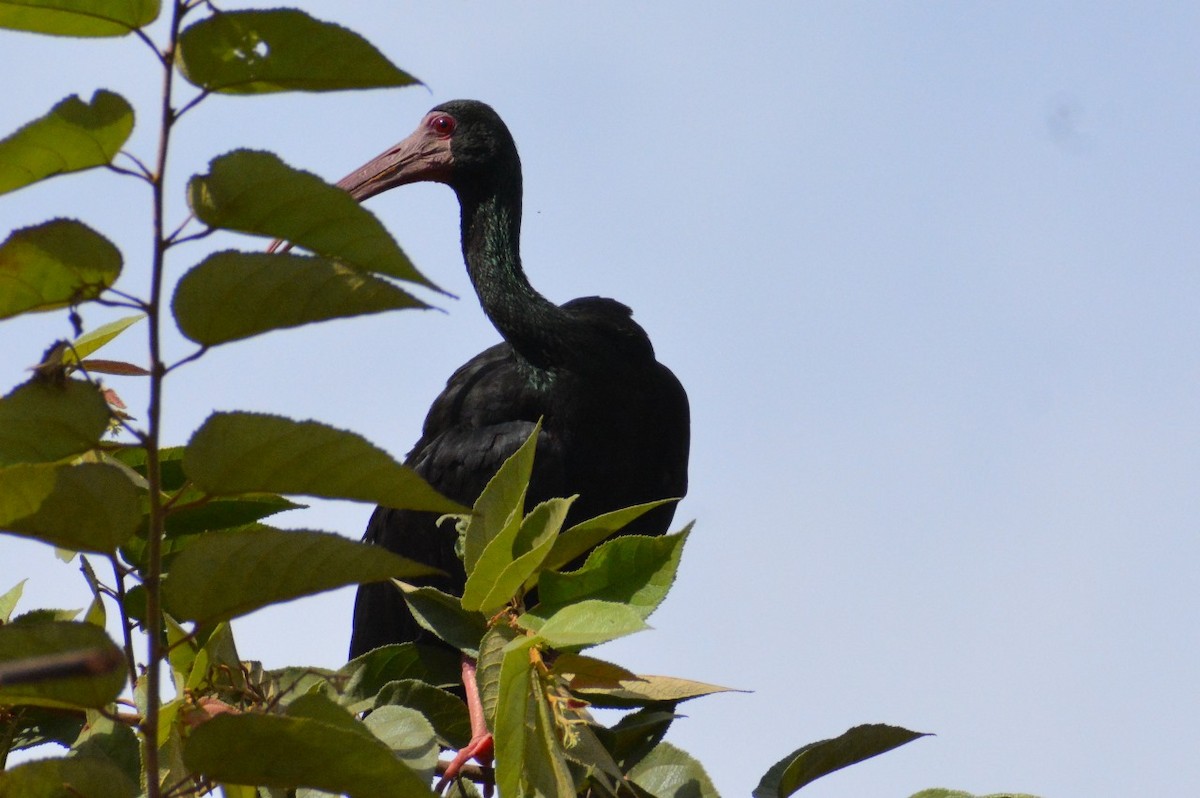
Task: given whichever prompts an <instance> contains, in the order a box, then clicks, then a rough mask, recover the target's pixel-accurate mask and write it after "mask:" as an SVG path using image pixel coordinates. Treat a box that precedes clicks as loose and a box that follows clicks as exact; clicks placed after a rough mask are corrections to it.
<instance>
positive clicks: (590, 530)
mask: <svg viewBox="0 0 1200 798" xmlns="http://www.w3.org/2000/svg"><path fill="white" fill-rule="evenodd" d="M677 501H679V499H659V500H658V501H653V502H647V503H646V504H637V505H634V506H633V507H626V508H624V509H621V510H613V511H612V512H611V513H604V514H603V515H598V516H596V517H595V518H589V519H588V520H586V521H582V522H580V523H578V524H576V525H575V526H573V527H571V528H570V529H565V530H563V532H562V533H561V534H560V535H559V536H558V539H557V540H555V541H554V548H553V549H551V550H550V554H549V556H547V557H546V562H545V563H544V564H543V566H542V567H543V568H545V569H546V570H547V571H557V570H559V569H560V568H562V567H563V566H564V565H566V564H568V563H569V562H571V561H572V560H574V559H575V558H576V557H578V556H580V555H581V554H585V553H586V552H587V551H588V550H589V549H591V548H592V547H593V546H595V545H596V544H598V543H602V542H603V541H605V540H607V539H608V538H610V537H612V536H613V535H615V534H616V533H617V532H620V531H621V530H622V529H624V528H625V527H626V526H628V525H629V524H632V523H633V522H634V521H636V520H637V519H639V518H641V517H642V516H643V515H645V514H646V513H648V512H650V511H651V510H653V509H654V508H655V507H661V506H663V505H664V504H670V503H671V502H677Z"/></svg>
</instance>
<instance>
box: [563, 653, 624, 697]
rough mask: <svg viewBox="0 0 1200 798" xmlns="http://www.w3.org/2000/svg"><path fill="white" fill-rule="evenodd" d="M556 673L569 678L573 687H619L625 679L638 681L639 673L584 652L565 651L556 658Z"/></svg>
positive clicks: (568, 680)
mask: <svg viewBox="0 0 1200 798" xmlns="http://www.w3.org/2000/svg"><path fill="white" fill-rule="evenodd" d="M553 671H554V673H556V674H558V675H560V676H562V677H564V678H565V679H567V682H568V684H569V685H570V686H571V688H573V689H581V688H586V687H609V688H618V687H620V686H621V682H623V681H637V678H638V677H637V674H636V673H634V672H633V671H630V670H628V669H626V668H622V667H621V666H620V665H614V664H613V663H611V662H605V661H604V660H602V659H595V658H593V657H585V656H583V655H582V654H572V653H570V652H564V653H562V654H560V655H559V656H558V658H556V659H555V660H554V668H553Z"/></svg>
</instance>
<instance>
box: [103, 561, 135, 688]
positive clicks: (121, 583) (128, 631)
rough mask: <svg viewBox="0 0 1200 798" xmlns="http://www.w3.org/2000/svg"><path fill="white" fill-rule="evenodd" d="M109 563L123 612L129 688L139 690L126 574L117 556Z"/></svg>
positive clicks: (122, 624) (119, 604)
mask: <svg viewBox="0 0 1200 798" xmlns="http://www.w3.org/2000/svg"><path fill="white" fill-rule="evenodd" d="M108 561H109V562H110V563H112V569H113V584H114V585H116V591H117V609H119V610H120V611H121V632H122V633H124V635H125V667H127V668H129V686H130V687H131V688H132V689H134V690H136V689H137V658H136V657H135V656H134V653H133V624H132V623H131V622H130V620H129V610H128V606H127V603H126V598H125V573H124V572H123V571H122V570H121V564H120V563H119V562H117V556H116V555H115V554H110V555H109V556H108Z"/></svg>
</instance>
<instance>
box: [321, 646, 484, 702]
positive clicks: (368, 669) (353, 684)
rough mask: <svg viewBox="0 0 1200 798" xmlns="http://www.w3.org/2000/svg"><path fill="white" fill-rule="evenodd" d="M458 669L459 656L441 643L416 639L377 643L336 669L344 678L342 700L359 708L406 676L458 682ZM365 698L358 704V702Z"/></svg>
mask: <svg viewBox="0 0 1200 798" xmlns="http://www.w3.org/2000/svg"><path fill="white" fill-rule="evenodd" d="M460 677H461V670H460V660H459V656H458V655H457V654H455V653H453V652H451V651H449V650H447V649H445V648H443V647H440V646H439V647H434V646H423V645H417V644H416V643H396V644H393V645H388V646H380V647H379V648H376V649H372V650H371V651H368V652H367V653H366V654H363V655H361V656H358V657H355V658H354V659H352V660H350V661H349V662H347V663H346V664H345V665H343V666H342V667H341V668H340V669H338V678H339V679H344V680H345V687H344V688H342V698H341V703H342V704H343V705H345V706H349V707H353V708H355V710H354V711H361V710H362V709H367V708H368V707H369V706H371V705H373V703H374V701H375V697H376V696H377V695H378V694H379V692H380V691H381V690H383V689H384V688H385V687H386V686H388V685H389V684H391V683H392V682H396V681H403V680H405V679H420V680H421V681H423V682H425V683H427V684H432V685H443V686H450V685H457V684H459V683H460ZM362 701H367V702H369V703H367V704H366V705H364V706H362V707H359V706H358V704H359V702H362Z"/></svg>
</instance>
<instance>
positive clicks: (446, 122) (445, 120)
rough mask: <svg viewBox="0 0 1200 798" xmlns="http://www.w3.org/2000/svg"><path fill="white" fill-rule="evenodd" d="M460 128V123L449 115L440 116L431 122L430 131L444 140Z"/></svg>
mask: <svg viewBox="0 0 1200 798" xmlns="http://www.w3.org/2000/svg"><path fill="white" fill-rule="evenodd" d="M456 127H458V122H456V121H455V119H454V117H452V116H450V115H449V114H438V115H437V116H435V117H433V118H432V119H430V120H429V129H430V130H432V131H433V132H434V133H436V134H438V135H439V136H441V137H442V138H448V137H449V136H450V134H451V133H453V132H454V128H456Z"/></svg>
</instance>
